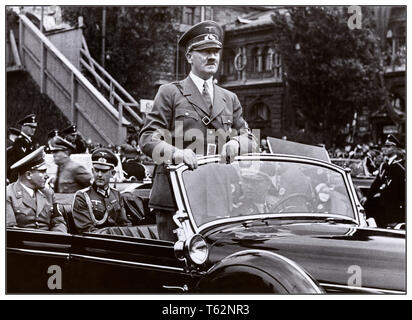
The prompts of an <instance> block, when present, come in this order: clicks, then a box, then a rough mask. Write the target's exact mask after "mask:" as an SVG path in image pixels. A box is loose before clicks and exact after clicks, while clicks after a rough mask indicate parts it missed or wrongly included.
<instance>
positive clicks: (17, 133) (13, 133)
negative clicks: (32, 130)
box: [7, 128, 20, 149]
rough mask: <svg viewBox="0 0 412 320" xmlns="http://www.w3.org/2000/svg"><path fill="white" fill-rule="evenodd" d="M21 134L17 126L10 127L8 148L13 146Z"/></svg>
mask: <svg viewBox="0 0 412 320" xmlns="http://www.w3.org/2000/svg"><path fill="white" fill-rule="evenodd" d="M18 136H20V130H19V129H16V128H9V130H8V135H7V149H9V148H11V147H13V144H14V141H16V139H17V137H18Z"/></svg>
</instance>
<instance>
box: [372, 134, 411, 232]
mask: <svg viewBox="0 0 412 320" xmlns="http://www.w3.org/2000/svg"><path fill="white" fill-rule="evenodd" d="M402 148H403V146H402V144H401V143H400V142H399V140H398V139H396V137H395V136H393V135H388V136H387V138H386V141H385V145H384V147H383V148H382V151H383V153H384V155H385V158H386V159H385V161H384V162H383V163H382V164H381V166H380V168H379V173H378V175H377V177H376V178H375V180H374V181H373V183H372V185H371V187H370V189H369V193H368V196H367V198H366V201H365V203H364V207H365V211H366V214H367V216H368V217H373V218H375V220H376V223H377V225H378V226H379V227H387V226H392V225H396V224H397V223H404V222H405V218H406V217H405V193H406V180H405V163H404V159H402V158H401V157H400V156H399V153H400V150H401V149H402Z"/></svg>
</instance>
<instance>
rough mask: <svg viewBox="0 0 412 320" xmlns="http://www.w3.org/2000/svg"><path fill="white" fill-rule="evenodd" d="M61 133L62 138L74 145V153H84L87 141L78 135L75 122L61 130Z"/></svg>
mask: <svg viewBox="0 0 412 320" xmlns="http://www.w3.org/2000/svg"><path fill="white" fill-rule="evenodd" d="M61 135H62V137H63V138H64V139H66V140H67V141H69V142H70V143H71V144H73V145H74V146H75V150H74V153H85V152H86V150H87V143H86V141H84V139H83V138H82V137H81V136H80V134H79V132H78V131H77V126H76V125H75V124H73V125H71V126H69V127H67V128H66V129H64V130H63V131H62V132H61Z"/></svg>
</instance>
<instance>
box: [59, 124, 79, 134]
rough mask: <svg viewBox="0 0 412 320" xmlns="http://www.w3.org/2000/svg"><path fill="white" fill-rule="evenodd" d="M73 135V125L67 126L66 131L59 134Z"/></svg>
mask: <svg viewBox="0 0 412 320" xmlns="http://www.w3.org/2000/svg"><path fill="white" fill-rule="evenodd" d="M73 133H77V126H76V125H75V124H72V125H70V126H68V127H67V128H66V129H63V131H62V132H61V134H62V135H69V134H73Z"/></svg>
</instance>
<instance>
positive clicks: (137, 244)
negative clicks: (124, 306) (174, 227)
mask: <svg viewBox="0 0 412 320" xmlns="http://www.w3.org/2000/svg"><path fill="white" fill-rule="evenodd" d="M70 263H71V281H72V288H73V291H74V292H77V293H173V292H183V291H184V290H183V288H184V287H185V285H186V286H188V287H189V288H190V287H193V284H194V283H195V282H196V278H193V277H191V276H190V275H189V274H188V273H186V272H185V271H184V269H183V263H182V262H180V261H178V259H177V258H176V257H175V255H174V249H173V243H171V242H168V241H162V240H153V239H145V238H131V237H125V236H116V235H100V234H91V233H89V234H85V235H83V236H73V246H72V254H71V262H70Z"/></svg>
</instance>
